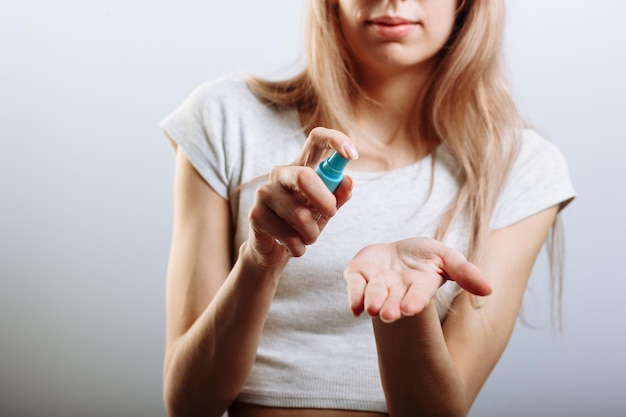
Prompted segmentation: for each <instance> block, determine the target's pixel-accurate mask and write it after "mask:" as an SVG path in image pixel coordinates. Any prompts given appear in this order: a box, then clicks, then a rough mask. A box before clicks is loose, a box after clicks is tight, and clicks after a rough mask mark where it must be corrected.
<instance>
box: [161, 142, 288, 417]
mask: <svg viewBox="0 0 626 417" xmlns="http://www.w3.org/2000/svg"><path fill="white" fill-rule="evenodd" d="M176 171H177V172H176V185H175V187H176V190H175V210H174V212H175V215H174V216H175V218H174V229H173V237H172V247H171V253H170V261H169V267H168V274H167V342H166V354H165V363H164V399H165V404H166V406H167V409H168V411H169V413H170V415H172V416H177V415H185V414H195V413H198V412H199V411H200V410H202V413H203V415H207V416H219V415H221V414H222V413H223V411H224V410H225V409H226V408H227V406H228V404H230V402H231V401H232V400H233V398H234V396H235V395H236V394H237V392H238V391H239V390H240V389H241V386H242V385H243V383H244V381H245V378H246V376H247V374H248V371H249V368H250V366H251V365H252V360H253V359H254V355H255V352H256V346H257V344H258V339H259V337H260V332H261V328H262V326H263V321H264V317H265V314H264V312H265V311H267V308H268V306H269V304H270V301H271V299H272V296H273V294H274V289H275V287H276V282H277V276H278V274H277V271H276V270H275V269H273V268H268V269H264V268H261V267H259V265H258V264H255V263H253V262H251V260H250V256H249V255H250V254H249V252H248V251H247V250H246V248H245V246H244V247H243V248H242V250H241V256H240V258H239V262H237V264H236V265H235V267H234V268H233V269H232V270H231V259H232V256H231V253H230V249H229V248H230V247H231V233H232V232H231V223H230V214H229V206H228V203H227V202H226V201H225V200H224V199H222V198H221V197H220V196H219V195H218V194H217V193H215V191H213V190H212V189H211V188H210V187H209V186H208V184H207V183H206V182H205V181H204V180H203V179H202V178H201V177H200V176H199V174H198V173H197V172H196V171H195V169H194V168H193V167H192V166H191V164H190V163H189V161H188V159H187V157H186V155H185V154H184V152H183V151H182V149H180V148H179V149H178V151H177V170H176Z"/></svg>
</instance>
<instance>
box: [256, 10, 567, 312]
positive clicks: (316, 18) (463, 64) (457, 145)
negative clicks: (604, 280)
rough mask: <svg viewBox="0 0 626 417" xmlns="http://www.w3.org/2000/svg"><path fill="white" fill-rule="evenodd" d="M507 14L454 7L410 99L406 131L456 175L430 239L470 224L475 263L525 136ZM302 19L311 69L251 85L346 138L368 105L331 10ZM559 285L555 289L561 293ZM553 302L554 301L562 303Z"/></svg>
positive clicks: (309, 123) (307, 122) (307, 125)
mask: <svg viewBox="0 0 626 417" xmlns="http://www.w3.org/2000/svg"><path fill="white" fill-rule="evenodd" d="M504 12H505V3H504V0H458V4H457V14H456V20H455V25H454V28H453V31H452V34H451V36H450V38H449V39H448V41H447V43H446V44H445V46H444V47H443V48H442V50H441V51H440V53H439V55H438V56H437V61H436V63H435V65H434V69H433V71H432V73H431V75H430V79H429V80H428V81H427V84H426V88H425V90H424V91H423V92H422V93H421V96H420V97H416V100H420V105H419V106H416V107H415V108H414V111H415V114H414V115H413V117H412V118H411V121H412V123H413V125H412V126H409V128H410V131H411V133H412V134H413V136H415V137H416V138H420V140H421V141H423V142H424V141H425V143H426V145H427V146H428V149H431V150H434V151H433V152H436V146H435V145H436V144H438V143H443V144H445V145H446V147H447V149H448V150H449V151H450V152H451V154H452V155H453V156H454V158H455V160H456V161H457V163H458V165H459V181H460V188H459V192H458V195H457V198H455V199H454V200H453V203H452V205H451V206H450V207H449V208H448V209H447V211H446V213H445V214H444V215H443V217H442V220H441V222H440V224H439V225H438V229H437V232H436V234H435V236H434V237H435V238H436V239H440V240H442V239H443V238H444V237H445V235H446V233H447V231H448V230H449V229H450V227H451V225H452V224H453V223H454V222H455V220H456V219H458V218H459V216H466V220H467V222H468V225H469V236H468V242H467V248H468V250H467V258H468V259H469V260H471V261H474V262H476V261H477V260H479V258H480V257H481V256H482V252H483V249H484V242H485V240H486V239H485V238H486V236H487V234H488V232H489V230H490V222H491V217H492V215H493V211H494V207H495V204H496V200H497V198H498V195H499V193H500V191H501V189H502V186H503V183H504V181H505V179H506V177H507V174H508V172H509V170H510V167H511V165H512V163H513V160H514V158H515V156H516V152H517V144H518V139H519V134H520V132H521V130H522V128H523V127H524V123H523V121H522V118H521V117H520V115H519V113H518V110H517V107H516V105H515V103H514V101H513V99H512V97H511V94H510V92H509V90H508V86H507V83H506V79H505V76H504V68H503V65H502V55H501V44H502V35H503V31H504ZM307 19H308V20H307V29H306V36H307V37H306V41H307V42H306V43H307V49H306V58H307V63H308V64H307V67H306V68H305V69H304V70H303V71H302V72H301V73H299V74H298V75H296V76H294V77H293V78H291V79H288V80H284V81H268V80H263V79H259V78H255V77H250V78H248V79H247V82H248V84H249V85H250V87H251V88H252V90H253V91H255V92H256V94H257V95H258V96H259V97H261V98H262V99H263V100H265V101H266V102H267V103H268V104H270V105H272V106H277V107H289V108H294V107H295V108H296V109H297V111H298V112H299V114H300V117H301V120H302V124H303V128H304V129H305V130H307V131H308V130H310V129H312V128H313V127H315V126H316V125H323V126H326V127H331V128H335V129H339V130H342V129H343V130H344V131H351V130H352V129H353V128H354V123H353V117H352V116H353V103H354V99H355V98H356V97H361V98H365V99H367V97H366V96H365V93H364V92H363V91H362V90H361V89H360V87H359V85H358V83H357V81H356V77H355V68H354V65H353V62H352V59H351V57H350V54H349V52H348V50H349V49H348V46H347V44H346V42H345V39H344V37H343V35H342V33H341V30H340V26H339V19H338V15H337V12H336V6H335V5H334V2H333V1H332V0H309V2H308V14H307ZM434 156H436V155H434ZM435 159H436V158H435V157H433V161H435ZM433 163H434V162H433ZM550 240H552V239H550ZM556 244H558V242H556ZM549 249H550V248H549ZM553 266H554V264H553ZM554 271H556V272H555V273H554V274H553V278H554V277H556V278H557V279H558V278H559V277H560V272H559V267H558V266H557V268H556V269H553V272H554ZM557 281H558V282H556V283H555V282H554V280H553V286H554V287H553V288H555V289H556V291H557V292H559V293H560V291H559V289H560V286H561V282H560V279H558V280H557ZM555 299H557V301H560V294H559V295H558V296H557V297H555ZM558 310H559V311H560V307H559V308H558Z"/></svg>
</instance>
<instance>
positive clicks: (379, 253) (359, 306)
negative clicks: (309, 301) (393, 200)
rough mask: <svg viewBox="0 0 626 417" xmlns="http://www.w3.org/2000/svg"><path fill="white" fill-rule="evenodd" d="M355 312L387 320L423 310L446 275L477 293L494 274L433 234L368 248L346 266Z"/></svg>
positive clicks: (487, 289) (484, 292)
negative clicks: (491, 274) (431, 237)
mask: <svg viewBox="0 0 626 417" xmlns="http://www.w3.org/2000/svg"><path fill="white" fill-rule="evenodd" d="M344 278H345V280H346V283H347V286H348V298H349V303H350V309H351V310H352V312H353V314H355V315H360V314H361V313H363V312H364V311H366V312H367V314H369V315H370V316H372V317H380V318H381V320H383V321H385V322H393V321H396V320H398V319H400V318H401V317H402V316H412V315H415V314H418V313H420V312H421V311H422V310H423V309H424V308H425V307H426V306H427V305H428V304H429V303H430V301H431V300H432V299H433V298H434V296H435V294H436V292H437V290H438V289H439V287H441V285H442V284H443V283H444V282H445V281H446V280H453V281H456V282H457V283H458V284H459V286H460V287H461V288H463V289H465V290H467V291H469V292H471V293H473V294H476V295H488V294H489V293H490V292H491V285H490V284H489V280H488V279H487V278H486V277H485V275H484V274H483V273H482V271H481V270H480V269H479V268H478V267H477V266H475V265H474V264H472V263H470V262H468V261H467V260H466V259H465V257H464V256H463V254H461V253H460V252H459V251H457V250H455V249H452V248H450V247H448V246H446V245H444V244H443V243H441V242H439V241H437V240H435V239H430V238H424V237H416V238H409V239H404V240H400V241H397V242H393V243H384V244H376V245H370V246H367V247H365V248H363V249H362V250H361V251H360V252H359V253H358V254H357V255H356V256H355V257H354V258H353V259H352V261H351V262H350V263H349V264H348V266H347V267H346V269H345V271H344Z"/></svg>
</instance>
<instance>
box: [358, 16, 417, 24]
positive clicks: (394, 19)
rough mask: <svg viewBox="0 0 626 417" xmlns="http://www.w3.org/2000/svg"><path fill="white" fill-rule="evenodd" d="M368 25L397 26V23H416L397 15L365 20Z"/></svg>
mask: <svg viewBox="0 0 626 417" xmlns="http://www.w3.org/2000/svg"><path fill="white" fill-rule="evenodd" d="M367 23H368V24H370V25H381V26H399V25H416V24H417V22H416V21H413V20H409V19H405V18H404V17H399V16H379V17H375V18H373V19H370V20H368V21H367Z"/></svg>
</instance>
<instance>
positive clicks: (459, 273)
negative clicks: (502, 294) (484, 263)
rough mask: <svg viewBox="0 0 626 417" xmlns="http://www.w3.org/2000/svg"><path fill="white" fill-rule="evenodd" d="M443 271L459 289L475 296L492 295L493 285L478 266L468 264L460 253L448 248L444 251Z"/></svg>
mask: <svg viewBox="0 0 626 417" xmlns="http://www.w3.org/2000/svg"><path fill="white" fill-rule="evenodd" d="M442 255H443V256H442V257H441V259H442V260H443V263H444V265H443V270H444V272H445V274H446V276H447V277H448V278H449V279H450V280H452V281H455V282H456V283H457V284H459V287H461V288H463V289H464V290H466V291H468V292H470V293H472V294H474V295H489V294H491V283H490V282H489V279H488V278H487V276H486V275H485V274H484V273H483V271H481V270H480V268H478V267H477V266H476V265H474V264H473V263H471V262H468V261H467V259H465V256H463V254H461V253H460V252H459V251H457V250H454V249H452V248H448V247H446V248H445V249H444V251H443V254H442Z"/></svg>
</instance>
